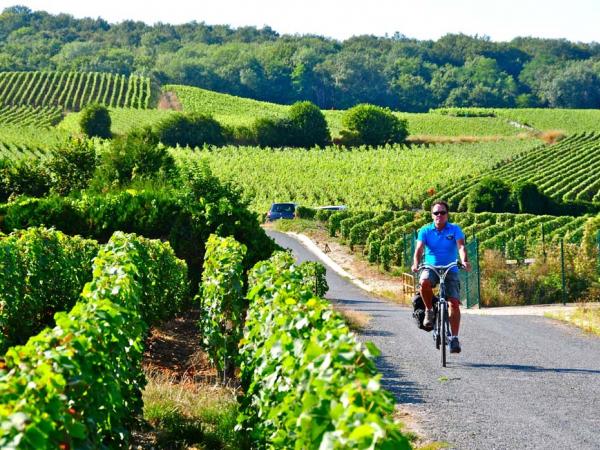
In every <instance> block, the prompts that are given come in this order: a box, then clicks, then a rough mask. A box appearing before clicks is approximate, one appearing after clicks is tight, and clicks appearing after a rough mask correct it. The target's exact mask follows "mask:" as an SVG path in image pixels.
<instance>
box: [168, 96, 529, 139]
mask: <svg viewBox="0 0 600 450" xmlns="http://www.w3.org/2000/svg"><path fill="white" fill-rule="evenodd" d="M162 90H163V92H174V93H175V94H176V95H177V98H178V99H179V101H180V102H181V104H182V106H183V110H184V111H186V112H202V113H208V114H212V115H213V116H214V117H215V119H217V120H219V121H220V122H222V123H224V124H227V125H232V126H241V125H243V126H249V125H251V124H252V122H253V121H254V120H255V119H256V118H257V117H271V118H277V117H283V116H285V115H286V113H287V110H288V109H289V106H285V105H278V104H274V103H268V102H261V101H257V100H251V99H246V98H240V97H235V96H233V95H228V94H220V93H217V92H213V91H207V90H205V89H200V88H195V87H190V86H178V85H165V86H163V87H162ZM323 114H324V115H325V118H326V119H327V123H328V125H329V129H330V130H331V134H332V136H334V137H335V136H339V135H340V131H341V130H342V128H343V126H342V117H343V115H344V111H334V110H324V111H323ZM396 115H397V116H398V117H400V118H403V119H407V120H408V124H409V133H410V134H411V135H416V136H463V135H464V136H496V137H510V136H516V135H517V134H519V133H521V132H522V131H523V130H521V129H518V128H516V127H514V126H512V125H510V124H509V123H508V122H507V121H506V120H504V119H497V118H489V117H485V118H466V117H450V116H440V115H438V114H410V113H400V112H398V113H396Z"/></svg>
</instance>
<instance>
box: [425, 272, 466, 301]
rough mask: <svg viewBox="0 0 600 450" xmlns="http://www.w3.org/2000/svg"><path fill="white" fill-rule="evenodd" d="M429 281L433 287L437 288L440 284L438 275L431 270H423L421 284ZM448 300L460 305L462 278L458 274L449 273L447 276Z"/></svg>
mask: <svg viewBox="0 0 600 450" xmlns="http://www.w3.org/2000/svg"><path fill="white" fill-rule="evenodd" d="M424 280H429V282H430V283H431V287H436V286H437V285H438V283H439V282H440V277H439V276H438V274H437V273H435V272H434V271H433V270H430V269H423V271H422V272H421V276H420V277H419V282H422V281H424ZM445 284H446V300H448V301H452V302H453V303H458V304H460V278H459V276H458V272H448V275H446V282H445Z"/></svg>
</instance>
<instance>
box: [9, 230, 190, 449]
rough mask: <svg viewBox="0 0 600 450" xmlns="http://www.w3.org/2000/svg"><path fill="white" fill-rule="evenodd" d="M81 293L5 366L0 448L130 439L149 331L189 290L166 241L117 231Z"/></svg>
mask: <svg viewBox="0 0 600 450" xmlns="http://www.w3.org/2000/svg"><path fill="white" fill-rule="evenodd" d="M91 272H92V273H93V279H92V281H90V282H89V283H87V284H86V285H85V287H84V289H83V292H82V294H81V300H80V301H79V302H77V304H76V305H75V306H74V307H73V308H72V309H71V310H70V311H69V312H61V313H58V314H56V316H55V319H56V326H55V327H54V328H53V329H50V328H46V329H45V330H44V331H42V332H41V333H40V334H39V335H37V336H35V337H33V338H31V339H30V340H29V341H28V342H27V344H26V345H25V346H18V347H14V348H11V349H9V350H8V352H7V353H6V355H5V357H4V363H5V364H3V365H2V366H0V384H1V386H2V389H0V403H1V404H2V405H3V408H2V409H0V447H1V448H9V447H13V448H14V447H15V443H18V445H17V446H18V447H19V448H36V449H37V448H105V447H106V448H127V429H128V428H129V427H131V426H132V425H133V423H134V422H135V418H136V417H137V416H138V415H139V414H140V412H141V410H142V394H141V390H142V389H143V387H144V385H145V379H144V374H143V371H142V365H141V362H142V356H143V351H144V338H145V335H146V332H147V329H148V326H149V325H151V324H152V323H153V321H154V320H155V319H160V318H162V317H164V316H165V315H164V313H163V312H160V313H159V314H158V315H156V314H155V312H156V311H164V310H165V308H168V311H170V312H172V311H173V309H174V308H177V306H178V305H181V304H182V303H183V299H184V296H185V295H186V293H187V286H186V283H185V279H186V276H185V265H184V264H183V263H182V262H181V261H177V260H176V259H175V258H174V257H173V254H172V251H171V250H170V248H169V247H168V245H167V244H163V243H161V242H157V241H152V242H150V241H147V240H144V239H140V238H138V237H136V236H126V235H124V234H123V233H115V235H114V236H113V237H112V238H111V240H110V242H109V243H108V244H107V245H106V246H104V248H102V249H100V251H99V253H98V256H97V257H96V258H95V259H94V267H93V270H92V271H91Z"/></svg>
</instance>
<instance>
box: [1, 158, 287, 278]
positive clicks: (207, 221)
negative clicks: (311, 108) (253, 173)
mask: <svg viewBox="0 0 600 450" xmlns="http://www.w3.org/2000/svg"><path fill="white" fill-rule="evenodd" d="M182 177H183V178H182V180H181V183H182V185H183V188H182V189H181V190H170V189H163V190H143V191H136V190H132V189H129V190H126V191H121V192H114V193H109V194H106V195H100V194H93V193H92V194H90V193H88V194H84V195H82V196H81V197H80V198H79V199H74V198H63V197H59V196H55V195H53V196H50V197H48V198H45V199H22V200H20V201H16V202H13V203H9V204H7V205H5V207H4V213H5V217H4V221H3V223H2V224H1V225H2V229H3V230H5V231H12V230H14V229H22V228H27V227H30V226H40V225H47V226H54V227H56V228H57V229H59V230H61V231H63V232H65V233H68V234H79V235H82V236H86V237H90V238H94V239H97V240H99V241H101V242H106V241H107V240H108V238H109V237H110V236H111V235H112V233H113V232H115V231H117V230H122V231H125V232H133V233H138V234H141V235H143V236H145V237H148V238H155V239H164V240H168V241H169V242H170V243H171V246H172V247H173V249H174V250H175V253H176V254H177V256H178V257H179V258H181V259H184V260H185V261H186V262H187V263H188V266H189V267H190V273H189V275H190V278H191V281H192V286H195V287H197V286H198V282H199V277H200V274H201V271H202V261H203V258H204V251H205V250H204V243H205V242H206V240H207V239H208V236H209V235H210V234H211V233H216V234H219V235H221V236H234V237H235V238H236V239H237V240H238V241H240V242H242V243H244V244H245V245H246V246H247V247H248V252H247V254H246V257H245V259H244V267H245V268H249V267H251V266H252V264H254V263H256V262H257V261H259V260H261V259H265V258H267V257H268V256H269V255H270V254H271V253H272V251H273V249H274V248H275V244H274V243H273V241H272V240H271V239H269V238H268V237H267V236H266V234H265V233H264V231H263V230H262V229H261V228H260V226H259V223H258V219H257V217H256V214H254V213H251V212H250V211H248V209H247V207H246V204H245V203H244V202H243V201H242V199H241V195H240V193H239V192H237V191H236V190H234V189H233V188H231V187H230V186H227V185H223V184H222V183H220V182H219V181H218V180H217V179H216V178H215V177H214V176H212V175H211V174H210V171H209V170H208V169H206V167H204V168H203V167H202V166H201V165H198V164H194V163H190V164H189V165H187V166H186V170H185V171H183V175H182Z"/></svg>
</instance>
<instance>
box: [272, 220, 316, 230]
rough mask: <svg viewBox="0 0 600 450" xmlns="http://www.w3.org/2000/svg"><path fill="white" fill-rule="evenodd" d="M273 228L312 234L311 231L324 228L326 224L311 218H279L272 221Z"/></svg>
mask: <svg viewBox="0 0 600 450" xmlns="http://www.w3.org/2000/svg"><path fill="white" fill-rule="evenodd" d="M271 226H272V227H273V229H275V230H277V231H281V232H284V233H285V232H289V231H291V232H294V233H305V234H310V232H311V231H317V230H323V229H324V225H323V224H322V223H321V222H319V221H317V220H310V219H279V220H276V221H275V222H272V224H271Z"/></svg>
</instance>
